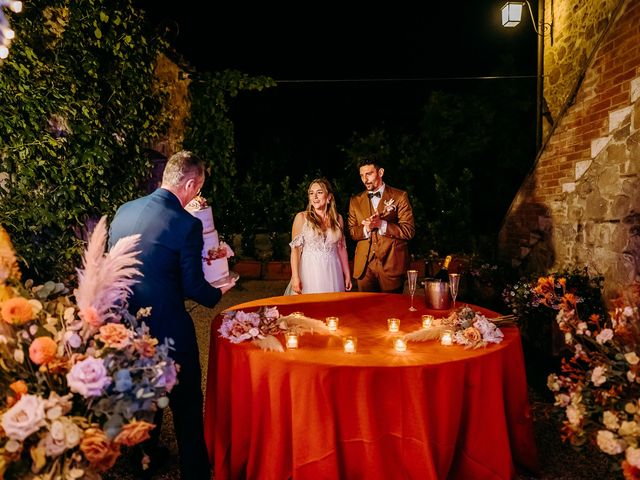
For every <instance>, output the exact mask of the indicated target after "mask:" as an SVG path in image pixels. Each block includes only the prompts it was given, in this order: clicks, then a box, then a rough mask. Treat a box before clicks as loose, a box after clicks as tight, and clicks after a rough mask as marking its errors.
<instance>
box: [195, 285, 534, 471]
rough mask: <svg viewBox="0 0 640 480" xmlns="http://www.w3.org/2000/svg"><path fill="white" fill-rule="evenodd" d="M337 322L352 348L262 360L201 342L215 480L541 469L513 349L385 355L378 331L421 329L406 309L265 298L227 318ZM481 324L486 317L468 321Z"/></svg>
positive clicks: (314, 346)
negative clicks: (275, 313)
mask: <svg viewBox="0 0 640 480" xmlns="http://www.w3.org/2000/svg"><path fill="white" fill-rule="evenodd" d="M260 305H269V306H274V305H276V306H278V309H279V311H280V313H281V314H284V315H286V314H289V313H291V312H294V311H302V312H303V313H304V314H305V315H306V316H310V317H313V318H318V319H324V318H325V317H326V316H337V317H339V318H340V330H341V332H340V333H341V334H343V335H356V336H357V337H358V352H357V353H356V354H355V355H349V354H345V353H344V352H343V351H342V342H341V340H340V338H338V337H329V336H321V335H309V334H307V335H304V336H303V337H301V338H300V348H299V349H298V350H290V351H286V352H284V353H276V352H264V351H262V350H260V349H259V348H257V347H255V346H254V345H252V344H250V343H244V344H240V345H233V344H231V343H229V342H228V341H227V340H226V339H222V338H220V337H219V334H218V333H217V328H218V327H219V325H220V320H221V319H220V318H217V319H216V322H214V328H213V329H212V333H211V349H210V355H209V371H208V379H207V392H206V398H205V436H206V440H207V446H208V448H209V452H210V456H211V459H212V461H213V462H214V463H215V478H216V480H223V479H237V478H260V479H288V478H294V479H314V480H316V479H358V478H363V479H365V478H366V479H368V480H369V479H380V480H382V479H384V480H388V479H395V478H416V479H445V478H451V479H465V480H467V479H474V480H475V479H484V478H487V479H509V478H513V477H514V476H515V475H516V471H517V470H523V471H536V470H537V466H538V461H537V454H536V447H535V443H534V437H533V423H532V418H531V415H530V407H529V403H528V399H527V385H526V378H525V372H524V361H523V355H522V346H521V343H520V336H519V333H518V330H517V329H516V328H504V329H503V332H504V334H505V338H504V341H503V342H502V343H501V344H499V345H491V346H488V347H487V348H482V349H477V350H466V349H464V348H463V347H461V346H450V347H445V346H442V345H440V344H439V342H437V341H429V342H423V343H418V342H415V343H410V344H409V349H408V351H407V352H404V353H397V352H395V350H394V349H393V345H392V337H391V334H389V333H388V331H387V323H386V320H387V318H388V317H397V318H400V319H401V331H402V332H404V333H408V332H411V331H413V330H416V329H419V328H420V316H421V314H425V313H431V314H434V315H435V316H436V317H440V316H445V315H446V314H447V313H449V312H443V311H429V310H426V309H421V310H420V311H418V312H416V313H411V312H409V311H408V306H409V299H408V297H406V296H402V295H385V294H370V293H341V294H318V295H300V296H293V297H274V298H268V299H263V300H260V301H255V302H250V303H246V304H242V305H237V306H235V307H234V309H236V310H246V311H250V310H254V309H255V308H257V307H258V306H260ZM473 308H474V309H475V310H478V311H481V312H482V313H484V314H485V315H487V316H488V317H491V316H496V315H497V314H495V313H494V312H491V311H488V310H486V309H482V308H479V307H473Z"/></svg>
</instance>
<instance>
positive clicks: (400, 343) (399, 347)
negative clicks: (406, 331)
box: [394, 338, 407, 352]
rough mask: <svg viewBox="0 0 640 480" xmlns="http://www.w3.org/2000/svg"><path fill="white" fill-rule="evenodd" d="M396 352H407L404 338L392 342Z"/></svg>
mask: <svg viewBox="0 0 640 480" xmlns="http://www.w3.org/2000/svg"><path fill="white" fill-rule="evenodd" d="M394 345H395V348H396V352H406V351H407V341H406V340H405V339H404V338H396V341H395V342H394Z"/></svg>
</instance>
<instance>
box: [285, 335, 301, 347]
mask: <svg viewBox="0 0 640 480" xmlns="http://www.w3.org/2000/svg"><path fill="white" fill-rule="evenodd" d="M284 336H285V339H286V341H287V348H289V349H294V348H298V335H296V334H295V333H285V335H284Z"/></svg>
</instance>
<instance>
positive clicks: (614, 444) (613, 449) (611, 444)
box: [596, 430, 626, 455]
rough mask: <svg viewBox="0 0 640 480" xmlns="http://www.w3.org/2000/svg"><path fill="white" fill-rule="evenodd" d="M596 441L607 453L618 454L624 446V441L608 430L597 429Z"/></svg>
mask: <svg viewBox="0 0 640 480" xmlns="http://www.w3.org/2000/svg"><path fill="white" fill-rule="evenodd" d="M596 441H597V443H598V447H600V450H602V451H603V452H604V453H608V454H609V455H618V454H620V453H622V452H623V451H624V449H625V447H626V444H625V442H624V441H623V440H621V439H619V438H618V437H616V436H615V435H614V434H613V432H610V431H609V430H599V431H598V436H597V437H596Z"/></svg>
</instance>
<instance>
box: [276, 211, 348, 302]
mask: <svg viewBox="0 0 640 480" xmlns="http://www.w3.org/2000/svg"><path fill="white" fill-rule="evenodd" d="M342 241H343V239H342V232H340V231H337V232H336V231H334V230H328V231H327V232H325V233H322V234H320V233H318V232H317V231H316V230H314V229H313V228H312V227H311V225H309V223H308V222H307V221H306V220H305V222H304V225H303V226H302V231H301V232H300V233H299V234H298V235H296V237H295V238H294V239H293V240H292V241H291V243H290V244H289V245H290V246H291V248H294V247H299V248H302V255H301V256H300V281H301V282H302V293H327V292H344V275H343V273H342V265H341V264H340V257H339V256H338V246H339V244H340V242H342ZM293 293H294V292H293V291H292V290H291V284H289V286H288V287H287V290H286V291H285V295H292V294H293Z"/></svg>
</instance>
